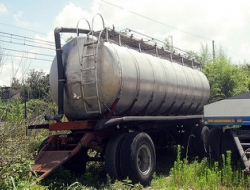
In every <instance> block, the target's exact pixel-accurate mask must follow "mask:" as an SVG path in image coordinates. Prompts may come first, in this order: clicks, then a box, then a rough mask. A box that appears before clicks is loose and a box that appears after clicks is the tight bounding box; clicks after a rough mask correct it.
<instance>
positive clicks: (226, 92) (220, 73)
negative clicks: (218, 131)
mask: <svg viewBox="0 0 250 190" xmlns="http://www.w3.org/2000/svg"><path fill="white" fill-rule="evenodd" d="M201 56H202V58H203V59H202V60H203V62H202V64H203V72H204V74H205V75H206V76H207V78H208V80H209V83H210V87H211V90H210V91H211V94H210V102H214V101H218V100H221V99H225V98H228V97H232V96H235V95H237V94H240V93H243V92H246V91H248V90H249V83H250V80H249V72H247V71H244V69H242V68H241V67H240V66H238V65H233V64H232V63H231V60H230V58H228V57H227V55H226V54H225V52H223V50H222V49H219V50H218V51H217V52H216V57H215V60H213V59H212V57H211V54H210V52H209V51H208V48H207V47H203V49H202V52H201Z"/></svg>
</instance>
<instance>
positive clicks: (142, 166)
mask: <svg viewBox="0 0 250 190" xmlns="http://www.w3.org/2000/svg"><path fill="white" fill-rule="evenodd" d="M155 166H156V154H155V148H154V143H153V141H152V140H151V138H150V137H149V135H148V134H146V133H137V132H134V133H129V135H128V136H127V137H126V138H125V140H124V141H123V143H122V146H121V154H120V167H121V173H122V177H123V178H127V177H128V178H129V179H131V180H132V182H133V183H141V184H142V185H144V186H146V185H148V184H149V183H150V181H151V180H152V178H153V173H154V172H155Z"/></svg>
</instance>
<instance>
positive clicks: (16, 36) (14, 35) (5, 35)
mask: <svg viewBox="0 0 250 190" xmlns="http://www.w3.org/2000/svg"><path fill="white" fill-rule="evenodd" d="M0 34H2V35H0V36H2V37H7V38H13V39H19V38H24V39H25V40H26V41H29V42H34V41H38V42H39V43H41V42H43V43H45V44H48V45H54V42H50V41H46V40H41V39H36V38H30V37H27V36H21V35H17V34H12V33H7V32H0Z"/></svg>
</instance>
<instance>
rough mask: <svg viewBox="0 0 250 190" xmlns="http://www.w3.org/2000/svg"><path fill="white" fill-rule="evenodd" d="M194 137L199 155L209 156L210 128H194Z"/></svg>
mask: <svg viewBox="0 0 250 190" xmlns="http://www.w3.org/2000/svg"><path fill="white" fill-rule="evenodd" d="M193 134H194V139H193V147H194V151H195V153H196V155H197V156H199V157H205V156H207V138H208V136H209V128H208V127H207V126H202V125H200V126H198V127H196V128H194V130H193Z"/></svg>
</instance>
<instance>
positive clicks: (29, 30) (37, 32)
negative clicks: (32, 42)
mask: <svg viewBox="0 0 250 190" xmlns="http://www.w3.org/2000/svg"><path fill="white" fill-rule="evenodd" d="M0 24H1V25H4V26H9V27H12V28H17V29H20V30H26V31H29V32H33V33H38V34H43V35H46V36H47V35H48V34H46V33H43V32H38V31H35V30H29V29H26V28H21V27H17V26H13V25H10V24H5V23H1V22H0Z"/></svg>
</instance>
